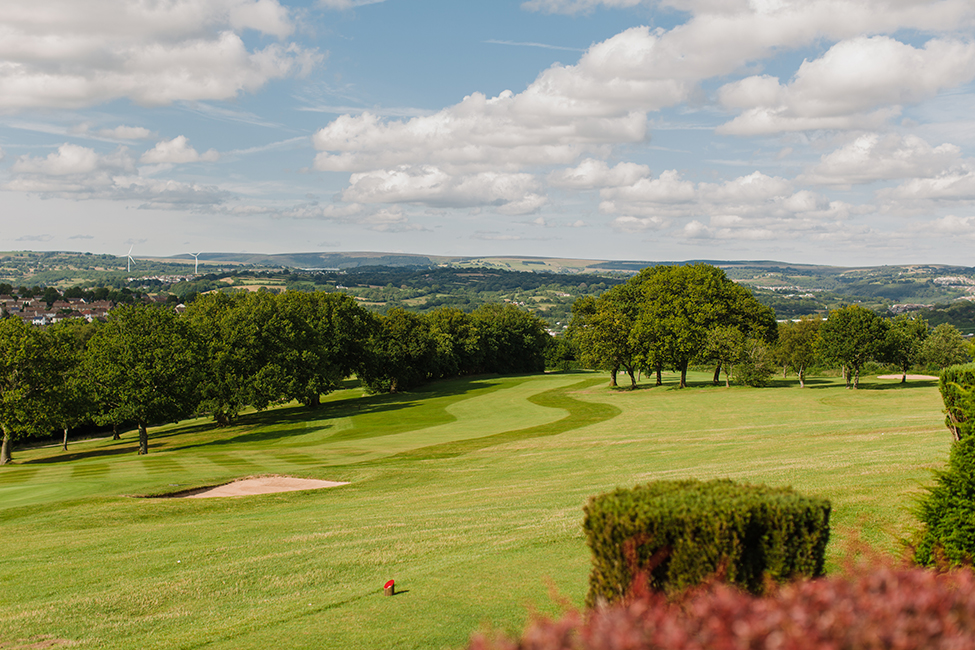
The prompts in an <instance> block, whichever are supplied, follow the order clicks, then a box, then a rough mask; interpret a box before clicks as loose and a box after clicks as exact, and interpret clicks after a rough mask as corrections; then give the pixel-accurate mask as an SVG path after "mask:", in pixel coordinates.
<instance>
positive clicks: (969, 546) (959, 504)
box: [914, 363, 975, 566]
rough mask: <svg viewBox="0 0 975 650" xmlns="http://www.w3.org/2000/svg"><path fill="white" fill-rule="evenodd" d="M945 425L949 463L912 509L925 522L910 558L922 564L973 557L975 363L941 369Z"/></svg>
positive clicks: (964, 560) (961, 561)
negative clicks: (950, 438) (948, 432)
mask: <svg viewBox="0 0 975 650" xmlns="http://www.w3.org/2000/svg"><path fill="white" fill-rule="evenodd" d="M941 397H942V399H943V400H944V403H945V413H946V414H947V415H946V417H945V424H946V425H947V426H948V429H950V430H951V434H952V436H953V437H954V439H955V442H954V444H952V445H951V451H950V452H949V456H948V468H947V469H946V470H944V471H941V472H938V473H937V474H936V481H935V485H934V486H933V487H930V488H928V491H927V494H925V495H923V496H922V497H921V498H920V499H919V501H918V507H917V510H916V512H915V514H916V515H917V518H918V519H919V520H920V521H921V523H922V524H923V528H922V530H921V532H920V533H919V534H918V538H917V541H916V543H915V547H914V561H915V562H917V563H918V564H922V565H926V566H935V565H939V564H948V565H959V564H971V563H972V561H973V560H975V435H972V434H973V433H975V363H969V364H966V365H960V366H949V367H948V368H945V369H944V370H942V371H941Z"/></svg>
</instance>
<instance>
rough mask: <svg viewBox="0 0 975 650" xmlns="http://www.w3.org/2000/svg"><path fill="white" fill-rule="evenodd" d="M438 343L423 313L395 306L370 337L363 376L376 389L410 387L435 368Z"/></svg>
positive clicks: (398, 389)
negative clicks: (421, 314)
mask: <svg viewBox="0 0 975 650" xmlns="http://www.w3.org/2000/svg"><path fill="white" fill-rule="evenodd" d="M436 354H437V343H436V340H435V339H434V337H433V334H432V333H431V332H430V323H429V322H428V321H427V319H425V318H424V317H423V316H420V315H419V314H415V313H412V312H408V311H405V310H403V309H398V308H397V309H391V310H389V313H388V314H386V315H385V316H383V317H381V318H380V323H379V326H378V327H377V328H376V330H375V333H374V334H373V336H372V337H371V338H370V341H369V355H368V357H367V360H366V362H365V363H364V364H363V365H362V368H361V370H360V372H359V376H360V377H361V378H362V380H363V381H364V382H365V383H366V385H367V386H368V387H369V389H370V390H372V391H374V392H390V393H395V392H398V391H401V390H409V389H410V388H413V387H415V386H417V385H419V384H421V383H423V382H425V381H427V380H428V379H430V377H431V376H432V375H433V373H434V371H435V363H436Z"/></svg>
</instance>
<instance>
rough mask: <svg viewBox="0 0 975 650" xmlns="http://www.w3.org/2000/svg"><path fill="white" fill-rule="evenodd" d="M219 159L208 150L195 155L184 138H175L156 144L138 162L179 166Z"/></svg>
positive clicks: (213, 151) (212, 151)
mask: <svg viewBox="0 0 975 650" xmlns="http://www.w3.org/2000/svg"><path fill="white" fill-rule="evenodd" d="M219 158H220V154H219V153H218V152H217V151H215V150H213V149H210V150H209V151H207V152H205V153H203V154H200V153H197V151H196V149H194V148H193V147H191V146H190V145H189V142H187V140H186V136H182V135H181V136H177V137H175V138H173V139H172V140H163V141H162V142H159V143H157V144H156V146H155V147H153V148H152V149H150V150H149V151H147V152H145V153H144V154H142V157H141V158H139V162H142V163H156V164H164V163H171V164H179V163H191V162H199V161H201V160H202V161H205V162H213V161H215V160H218V159H219Z"/></svg>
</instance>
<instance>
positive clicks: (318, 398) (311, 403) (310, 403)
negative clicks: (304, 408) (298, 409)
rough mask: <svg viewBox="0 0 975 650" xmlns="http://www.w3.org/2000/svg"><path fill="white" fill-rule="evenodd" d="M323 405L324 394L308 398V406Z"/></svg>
mask: <svg viewBox="0 0 975 650" xmlns="http://www.w3.org/2000/svg"><path fill="white" fill-rule="evenodd" d="M321 405H322V396H321V395H319V394H317V393H316V394H315V395H312V398H311V399H310V400H308V408H310V409H317V408H318V407H319V406H321Z"/></svg>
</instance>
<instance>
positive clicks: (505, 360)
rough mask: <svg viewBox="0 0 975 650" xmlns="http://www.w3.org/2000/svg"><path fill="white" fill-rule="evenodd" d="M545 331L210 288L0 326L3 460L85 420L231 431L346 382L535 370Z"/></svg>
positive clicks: (386, 387)
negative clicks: (105, 312) (16, 447)
mask: <svg viewBox="0 0 975 650" xmlns="http://www.w3.org/2000/svg"><path fill="white" fill-rule="evenodd" d="M550 338H551V337H550V336H549V334H548V333H547V332H546V330H545V327H544V323H543V322H542V321H541V320H540V319H539V318H537V317H536V316H534V315H533V314H531V313H529V312H527V311H524V310H520V309H517V308H515V307H513V306H510V305H499V304H490V305H484V306H482V307H479V308H478V309H476V310H474V311H473V312H471V313H469V314H468V313H464V312H462V311H460V310H457V309H440V310H436V311H434V312H431V313H429V314H423V315H421V314H416V313H411V312H407V311H404V310H402V309H394V310H390V311H389V312H388V313H387V314H385V315H378V314H374V313H372V312H369V311H367V310H366V309H364V308H363V307H362V306H360V305H359V304H358V302H357V301H356V300H354V299H353V298H351V297H349V296H347V295H344V294H340V293H322V292H314V293H304V292H287V293H283V294H280V295H274V294H272V293H269V292H255V293H248V292H239V293H233V294H225V293H215V294H207V295H204V296H201V297H200V298H199V299H197V300H196V301H194V302H193V303H192V304H191V305H190V306H189V307H188V308H187V310H186V312H185V313H184V314H182V315H178V314H176V313H175V311H174V310H172V309H170V308H166V307H165V306H154V305H132V306H123V307H119V308H116V309H115V310H113V311H112V312H111V314H110V316H109V319H108V321H107V322H106V323H104V324H97V323H96V324H89V323H84V322H80V321H63V322H61V323H57V324H55V325H52V326H49V327H46V328H36V327H32V326H30V325H26V324H24V323H23V322H22V321H21V320H20V319H17V318H5V319H2V320H0V427H2V429H3V444H2V449H0V464H3V463H6V462H9V460H10V455H11V445H12V443H13V442H14V441H16V440H17V439H19V438H25V437H28V436H32V435H45V434H49V433H50V432H51V431H54V430H57V431H62V430H63V432H64V440H65V443H64V444H65V447H66V445H67V436H68V431H69V430H70V429H73V428H75V427H77V426H80V425H81V424H84V423H94V424H97V425H100V426H112V427H113V429H114V430H115V431H116V435H117V430H118V426H120V425H122V424H123V423H134V424H135V425H136V426H137V427H138V429H139V453H140V454H144V453H147V452H148V427H150V426H153V425H157V424H161V423H165V422H173V421H178V420H180V419H184V418H186V417H189V416H191V415H193V414H209V415H212V416H213V418H214V420H216V421H217V422H218V423H220V424H224V425H225V424H229V423H231V422H232V421H233V420H234V418H236V417H237V415H238V414H239V413H240V412H241V410H242V409H243V408H245V407H247V406H250V407H253V408H255V409H258V410H261V409H265V408H268V407H269V406H270V405H272V404H275V403H281V402H287V401H291V400H297V401H298V402H300V403H302V404H304V405H305V406H308V407H311V408H315V407H317V406H318V405H319V404H320V402H321V397H322V396H323V395H326V394H328V393H330V392H332V391H334V390H335V389H336V388H338V387H339V386H340V383H341V382H342V381H343V380H344V379H346V378H347V377H349V376H352V375H356V376H358V377H359V379H361V380H362V382H363V383H364V384H365V386H366V387H367V389H368V390H370V391H373V392H396V391H401V390H408V389H410V388H413V387H415V386H416V385H418V384H420V383H422V382H426V381H430V380H433V379H440V378H446V377H456V376H463V375H472V374H486V373H498V374H508V373H524V372H538V371H542V370H544V369H545V350H546V348H547V346H548V345H549V339H550Z"/></svg>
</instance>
